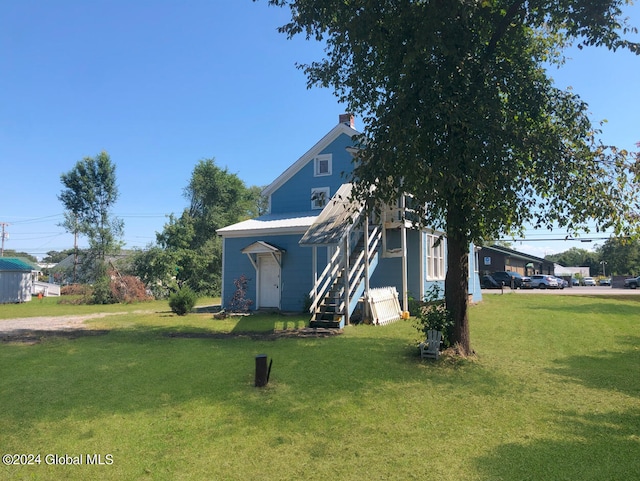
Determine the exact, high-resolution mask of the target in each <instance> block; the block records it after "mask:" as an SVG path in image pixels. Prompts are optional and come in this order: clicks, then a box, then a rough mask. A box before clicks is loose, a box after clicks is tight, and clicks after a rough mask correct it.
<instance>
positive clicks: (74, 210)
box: [58, 152, 124, 299]
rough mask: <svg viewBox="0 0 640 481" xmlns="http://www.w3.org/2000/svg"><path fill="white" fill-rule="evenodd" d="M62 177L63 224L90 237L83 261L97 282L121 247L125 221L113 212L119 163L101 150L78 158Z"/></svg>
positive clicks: (88, 276)
mask: <svg viewBox="0 0 640 481" xmlns="http://www.w3.org/2000/svg"><path fill="white" fill-rule="evenodd" d="M60 180H61V182H62V184H63V185H64V189H63V190H62V192H61V193H60V195H59V196H58V199H59V200H60V201H61V202H62V204H63V205H64V208H65V209H66V212H65V221H64V222H63V223H62V226H63V227H64V228H65V229H66V230H67V232H71V233H73V234H82V235H85V236H86V237H87V239H88V241H89V249H88V252H87V253H86V257H87V258H88V259H89V261H88V262H84V263H83V267H84V268H85V274H86V280H89V281H94V282H98V281H100V276H101V275H102V273H101V271H100V270H101V269H103V267H102V266H101V264H102V263H104V261H105V257H106V256H107V255H109V254H113V253H115V252H117V251H118V250H119V249H120V247H121V241H120V240H119V239H120V238H121V237H122V233H123V226H124V224H123V222H122V220H121V219H118V218H117V217H115V216H113V215H112V213H111V210H112V209H113V206H114V205H115V202H116V200H117V199H118V187H117V185H116V167H115V165H114V164H112V163H111V159H110V157H109V154H107V153H106V152H101V153H100V154H98V155H97V156H96V157H93V158H92V157H85V158H84V159H83V160H81V161H79V162H77V163H76V165H75V166H74V168H73V169H71V170H70V171H69V172H67V173H64V174H62V175H61V176H60ZM93 269H95V270H93ZM103 284H104V282H103ZM107 291H108V289H107ZM105 292H106V291H105ZM100 298H101V299H104V298H103V297H102V296H100Z"/></svg>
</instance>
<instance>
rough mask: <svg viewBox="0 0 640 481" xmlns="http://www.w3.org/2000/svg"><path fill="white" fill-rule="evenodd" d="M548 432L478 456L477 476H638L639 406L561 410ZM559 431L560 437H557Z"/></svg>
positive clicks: (596, 480) (534, 480)
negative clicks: (582, 411) (612, 410)
mask: <svg viewBox="0 0 640 481" xmlns="http://www.w3.org/2000/svg"><path fill="white" fill-rule="evenodd" d="M554 427H555V428H556V429H557V431H559V433H556V435H554V436H553V439H552V438H547V439H526V436H523V439H522V440H521V441H518V442H510V443H505V444H502V445H500V446H499V447H497V448H495V449H493V450H492V451H491V452H490V453H489V454H487V455H486V456H482V457H480V458H478V459H476V464H477V468H478V469H479V472H480V478H481V479H491V480H496V481H501V480H504V481H512V480H516V479H517V480H519V481H525V480H530V481H538V480H545V481H555V480H558V481H560V480H578V479H579V480H581V481H590V480H593V481H600V480H603V479H607V480H627V479H637V477H638V473H639V471H638V465H637V453H638V441H639V438H638V432H639V431H640V412H637V411H636V412H632V411H627V412H621V413H617V412H615V413H593V414H586V415H585V414H577V413H575V412H563V413H561V414H560V415H559V416H558V419H557V420H556V421H555V424H554ZM558 434H559V435H560V437H561V439H562V440H558V439H557V438H558Z"/></svg>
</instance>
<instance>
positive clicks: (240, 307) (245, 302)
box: [229, 274, 253, 312]
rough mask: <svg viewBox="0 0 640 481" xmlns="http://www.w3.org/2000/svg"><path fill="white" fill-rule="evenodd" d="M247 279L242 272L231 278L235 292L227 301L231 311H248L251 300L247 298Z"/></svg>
mask: <svg viewBox="0 0 640 481" xmlns="http://www.w3.org/2000/svg"><path fill="white" fill-rule="evenodd" d="M249 281H250V279H248V278H247V277H246V276H245V275H244V274H243V275H241V276H240V277H238V278H237V279H234V280H233V285H234V286H236V292H234V294H233V297H232V298H231V300H230V301H229V309H230V310H231V312H249V308H250V307H251V304H253V301H252V300H251V299H247V284H248V283H249Z"/></svg>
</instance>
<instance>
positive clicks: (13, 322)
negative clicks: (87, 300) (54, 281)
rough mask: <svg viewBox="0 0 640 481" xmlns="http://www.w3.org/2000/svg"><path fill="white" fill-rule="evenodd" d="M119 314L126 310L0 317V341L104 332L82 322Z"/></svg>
mask: <svg viewBox="0 0 640 481" xmlns="http://www.w3.org/2000/svg"><path fill="white" fill-rule="evenodd" d="M121 314H126V312H110V313H106V312H103V313H96V314H80V315H75V316H43V317H23V318H19V319H0V341H3V342H12V341H22V342H37V341H38V340H40V338H41V337H42V336H44V335H49V336H52V335H53V336H55V335H58V336H64V337H80V336H83V335H84V336H86V335H99V334H105V333H106V332H107V331H104V330H97V329H91V328H90V327H89V326H87V325H86V324H85V323H84V322H85V321H87V320H89V319H99V318H103V317H107V316H117V315H121Z"/></svg>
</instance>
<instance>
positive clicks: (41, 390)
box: [0, 295, 640, 481]
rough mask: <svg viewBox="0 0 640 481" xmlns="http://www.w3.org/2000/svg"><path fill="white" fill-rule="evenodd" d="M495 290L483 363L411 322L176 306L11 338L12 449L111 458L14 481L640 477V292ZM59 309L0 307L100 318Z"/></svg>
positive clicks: (1, 362)
mask: <svg viewBox="0 0 640 481" xmlns="http://www.w3.org/2000/svg"><path fill="white" fill-rule="evenodd" d="M487 297H488V298H487V299H486V300H485V302H483V303H482V304H480V305H477V306H473V307H472V308H471V317H472V321H473V330H474V340H475V342H474V346H475V348H476V349H477V350H478V352H479V360H478V361H473V360H469V361H466V362H456V363H454V362H452V361H450V360H449V359H447V357H443V358H441V362H439V363H425V362H421V361H420V360H419V359H418V358H417V356H416V354H415V351H416V349H415V345H413V343H412V338H413V336H414V334H415V331H414V330H413V327H412V326H411V325H410V324H409V323H406V322H397V323H393V324H390V325H387V326H375V327H374V326H349V327H347V328H346V329H344V332H343V333H342V334H341V335H339V336H332V337H330V338H315V339H299V338H289V339H287V338H282V339H279V340H278V341H277V342H273V341H272V340H270V336H272V335H273V333H274V330H275V329H282V328H283V323H286V324H288V325H289V326H300V325H304V322H305V320H308V316H307V317H305V316H297V317H296V316H275V315H260V316H251V317H236V318H229V319H225V320H220V321H212V320H211V315H210V313H206V314H194V315H190V316H186V317H180V318H177V316H167V315H166V313H165V312H166V310H167V304H166V302H154V303H151V304H150V306H152V307H151V308H152V309H153V310H152V312H148V313H141V312H140V308H139V307H138V306H129V305H112V306H102V307H101V309H102V312H121V313H122V314H121V315H117V316H107V317H105V318H102V319H97V320H94V321H91V322H90V323H89V325H90V326H93V327H96V328H97V329H104V330H105V331H108V334H105V335H99V334H100V332H99V331H89V332H88V331H87V330H84V331H81V332H78V333H75V335H74V336H73V337H71V338H65V337H64V336H62V335H59V336H52V335H41V337H40V339H39V342H36V343H35V344H34V343H33V341H32V342H31V343H29V344H23V343H12V342H4V343H3V344H2V348H1V349H0V405H1V406H2V410H0V432H2V446H3V450H4V452H5V453H30V452H34V450H35V452H36V453H37V452H38V450H40V449H42V451H41V452H42V455H43V456H44V455H45V453H49V452H51V453H58V454H60V455H63V454H65V453H69V454H74V453H85V452H90V453H92V452H93V449H94V447H95V451H96V452H100V450H101V449H102V452H103V453H112V454H113V455H114V464H113V465H111V466H90V465H87V464H86V463H85V464H83V465H57V466H45V465H44V459H43V462H42V464H41V465H35V466H3V465H0V478H2V479H38V480H53V479H65V480H69V481H76V480H87V479H96V477H97V476H98V474H99V478H100V479H101V481H116V480H122V479H145V478H148V479H154V480H155V479H157V480H170V479H185V480H191V479H220V480H238V479H243V480H244V479H261V480H266V481H273V480H278V481H280V480H294V479H295V480H297V479H305V480H311V481H317V480H326V479H331V480H336V481H344V480H361V479H372V478H373V479H387V480H411V479H425V478H428V479H437V480H438V481H471V480H476V481H477V480H580V481H601V480H633V479H636V478H637V472H638V456H637V453H638V449H637V448H638V439H637V438H638V429H639V422H640V420H639V419H638V404H639V399H638V393H639V392H640V377H639V376H638V363H639V362H640V351H639V350H638V346H637V337H638V326H637V315H636V314H637V312H638V307H639V302H638V300H640V298H637V299H635V298H632V297H626V298H619V299H607V298H604V297H603V298H598V299H596V298H593V297H591V298H581V297H579V296H547V295H545V296H520V295H504V296H500V295H496V296H487ZM634 299H635V300H634ZM49 302H52V303H51V304H47V303H49ZM55 302H56V299H54V298H45V299H44V300H43V304H42V305H40V303H39V302H35V303H34V302H30V303H24V304H19V305H10V306H3V309H4V308H5V307H6V308H7V309H8V310H10V311H11V313H10V315H8V316H7V317H9V318H11V317H18V316H17V315H15V312H19V311H23V310H26V311H25V312H27V311H28V312H29V313H30V314H29V315H34V316H39V315H48V314H50V310H51V309H54V310H56V312H58V311H57V309H58V308H64V309H70V308H71V307H73V308H74V310H72V311H69V312H75V313H79V311H82V312H100V311H96V309H97V306H60V305H58V304H56V303H55ZM37 308H40V309H41V312H35V311H33V310H34V309H37ZM149 308H150V307H149V306H147V305H145V307H144V309H145V310H148V309H149ZM14 310H15V311H14ZM514 313H518V315H515V316H514ZM4 314H5V312H4V310H2V311H0V315H2V316H3V317H4ZM249 331H251V332H253V333H254V334H257V335H255V336H254V335H252V336H248V335H246V333H247V332H249ZM82 334H84V336H83V335H82ZM168 334H171V335H168ZM181 334H184V337H180V335H181ZM194 334H196V335H195V336H194ZM243 334H244V335H243ZM189 335H191V337H189ZM260 336H264V337H263V338H262V339H261V338H260ZM594 339H598V342H594ZM260 353H266V354H267V355H268V356H269V358H270V359H273V360H274V363H273V369H272V372H271V377H270V381H269V384H268V385H267V387H266V388H265V389H264V390H262V389H260V390H258V389H256V388H255V387H254V385H253V380H254V378H253V374H254V365H253V357H254V355H257V354H260ZM311 356H312V359H313V361H314V362H307V363H305V366H304V369H301V363H302V361H300V360H304V359H309V358H310V357H311ZM336 359H348V362H349V368H348V369H343V368H341V367H340V366H336ZM167 360H170V362H167ZM372 366H375V369H373V368H372ZM105 386H108V389H107V388H105ZM123 393H126V395H123ZM293 393H295V394H296V398H295V401H292V395H293ZM337 408H339V409H337ZM292 413H300V415H299V416H293V415H292ZM123 433H126V435H123ZM425 436H426V437H427V438H428V439H429V441H428V442H424V441H423V439H424V438H425ZM34 446H35V448H34ZM40 446H43V447H42V448H39V447H40ZM176 446H179V450H177V449H176ZM112 449H113V452H112V451H111V450H112ZM434 450H437V455H434ZM294 453H295V456H294ZM103 459H104V456H103ZM220 460H224V462H221V461H220ZM505 460H509V461H513V462H505ZM112 468H113V469H112ZM426 471H428V473H426V474H425V472H426ZM372 473H374V474H372ZM23 475H24V476H23Z"/></svg>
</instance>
